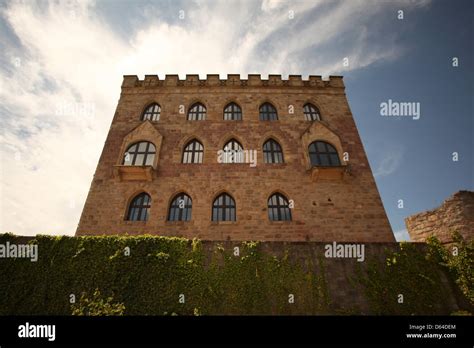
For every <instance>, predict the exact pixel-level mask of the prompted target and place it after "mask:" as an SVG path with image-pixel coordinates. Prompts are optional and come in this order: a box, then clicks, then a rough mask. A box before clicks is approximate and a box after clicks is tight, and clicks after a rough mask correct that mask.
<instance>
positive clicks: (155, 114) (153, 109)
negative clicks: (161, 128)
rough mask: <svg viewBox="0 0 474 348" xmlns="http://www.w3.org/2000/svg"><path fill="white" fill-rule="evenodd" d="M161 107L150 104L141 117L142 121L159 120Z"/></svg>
mask: <svg viewBox="0 0 474 348" xmlns="http://www.w3.org/2000/svg"><path fill="white" fill-rule="evenodd" d="M160 114H161V107H160V106H159V105H158V104H157V103H153V104H150V105H149V106H148V107H147V108H146V109H145V111H144V112H143V115H142V121H145V120H150V121H158V120H159V119H160Z"/></svg>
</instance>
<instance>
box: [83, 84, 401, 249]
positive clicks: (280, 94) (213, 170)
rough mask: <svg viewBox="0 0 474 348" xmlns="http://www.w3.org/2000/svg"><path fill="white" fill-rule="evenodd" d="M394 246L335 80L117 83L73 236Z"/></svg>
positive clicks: (379, 200)
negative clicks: (112, 112)
mask: <svg viewBox="0 0 474 348" xmlns="http://www.w3.org/2000/svg"><path fill="white" fill-rule="evenodd" d="M103 234H107V235H110V234H119V235H125V234H128V235H137V234H153V235H163V236H181V237H186V238H195V237H196V238H199V239H202V240H223V241H224V240H237V241H243V240H256V241H346V242H393V241H395V239H394V236H393V233H392V230H391V228H390V225H389V222H388V219H387V216H386V214H385V210H384V208H383V205H382V202H381V199H380V195H379V193H378V190H377V187H376V184H375V181H374V178H373V175H372V172H371V169H370V166H369V163H368V161H367V157H366V154H365V151H364V148H363V145H362V142H361V140H360V137H359V134H358V132H357V128H356V125H355V122H354V119H353V117H352V114H351V111H350V108H349V105H348V102H347V99H346V95H345V87H344V83H343V80H342V77H340V76H331V77H330V78H329V80H327V81H325V80H322V79H321V77H320V76H309V79H308V80H304V79H302V77H301V76H294V75H290V76H289V78H288V80H284V79H282V78H281V76H280V75H269V77H268V79H267V80H265V79H262V78H261V77H260V75H248V78H247V79H242V78H240V76H239V75H228V76H227V79H226V80H222V79H220V78H219V75H207V78H206V79H205V80H200V79H199V76H198V75H187V76H186V79H185V80H180V79H179V77H178V76H177V75H166V77H165V79H164V80H160V79H159V78H158V76H153V75H146V76H145V78H144V79H143V80H139V79H138V77H137V76H124V79H123V83H122V92H121V95H120V100H119V102H118V105H117V109H116V112H115V115H114V117H113V120H112V124H111V127H110V131H109V134H108V136H107V139H106V142H105V145H104V149H103V151H102V154H101V156H100V160H99V163H98V166H97V169H96V172H95V175H94V178H93V180H92V184H91V188H90V191H89V194H88V196H87V200H86V202H85V206H84V209H83V212H82V216H81V219H80V221H79V225H78V229H77V232H76V235H78V236H81V235H103Z"/></svg>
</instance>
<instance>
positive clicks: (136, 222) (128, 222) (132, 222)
mask: <svg viewBox="0 0 474 348" xmlns="http://www.w3.org/2000/svg"><path fill="white" fill-rule="evenodd" d="M123 222H124V224H125V225H127V226H137V225H138V226H140V225H146V223H147V221H143V220H123Z"/></svg>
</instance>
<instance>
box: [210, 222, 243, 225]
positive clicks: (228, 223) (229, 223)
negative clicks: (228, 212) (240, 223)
mask: <svg viewBox="0 0 474 348" xmlns="http://www.w3.org/2000/svg"><path fill="white" fill-rule="evenodd" d="M235 224H237V221H211V225H235Z"/></svg>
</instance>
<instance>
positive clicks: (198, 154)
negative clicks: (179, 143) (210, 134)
mask: <svg viewBox="0 0 474 348" xmlns="http://www.w3.org/2000/svg"><path fill="white" fill-rule="evenodd" d="M203 154H204V146H202V144H201V143H200V142H199V141H197V140H196V139H193V140H191V141H190V142H188V143H187V145H186V146H185V148H184V151H183V161H182V162H183V163H202V157H203Z"/></svg>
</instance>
